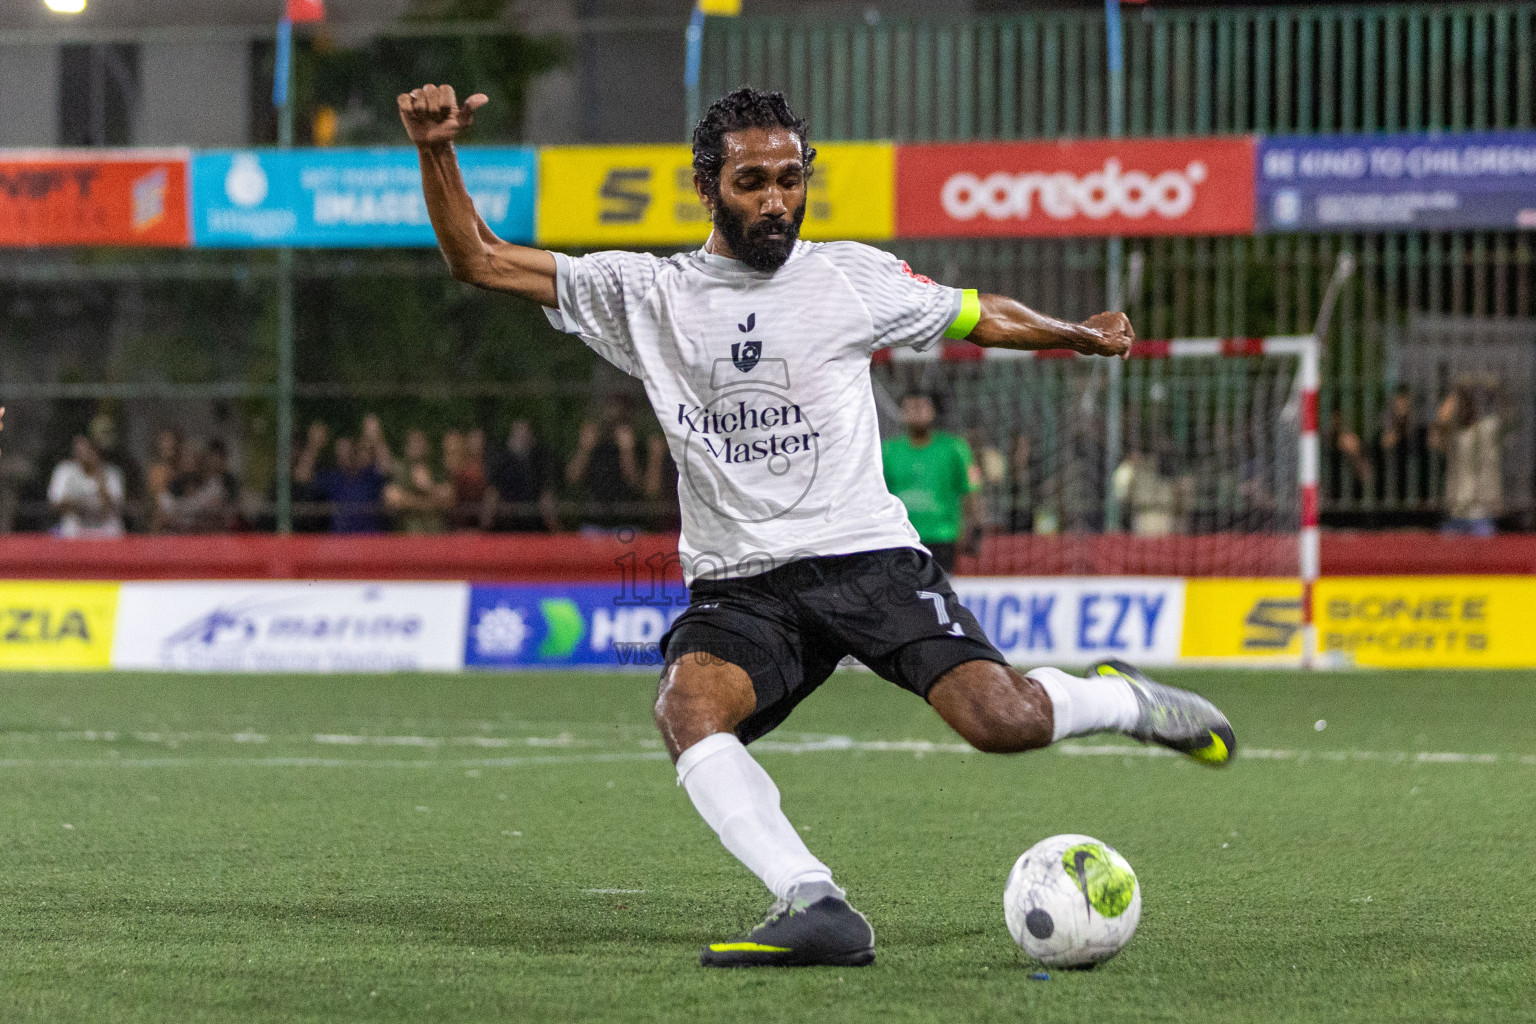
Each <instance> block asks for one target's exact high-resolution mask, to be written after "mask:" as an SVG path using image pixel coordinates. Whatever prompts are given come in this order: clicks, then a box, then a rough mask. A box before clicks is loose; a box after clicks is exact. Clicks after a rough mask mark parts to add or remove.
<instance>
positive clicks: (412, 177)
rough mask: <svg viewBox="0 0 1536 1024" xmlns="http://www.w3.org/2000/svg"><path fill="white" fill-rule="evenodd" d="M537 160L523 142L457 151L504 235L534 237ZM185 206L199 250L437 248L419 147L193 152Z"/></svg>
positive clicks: (485, 213) (484, 211) (476, 194)
mask: <svg viewBox="0 0 1536 1024" xmlns="http://www.w3.org/2000/svg"><path fill="white" fill-rule="evenodd" d="M537 165H538V158H537V154H536V151H535V150H533V149H530V148H523V147H507V148H499V147H485V148H476V147H472V146H466V147H464V148H463V149H460V150H459V166H460V167H461V168H463V171H464V184H465V187H467V188H468V189H469V194H470V196H471V198H473V199H474V201H475V208H476V209H477V210H479V211H480V216H481V217H483V218H484V219H485V222H486V224H487V225H488V226H489V227H490V229H491V230H492V231H494V232H496V234H498V235H500V236H501V237H502V238H505V239H507V240H508V241H511V242H531V241H533V210H534V191H535V185H536V176H537ZM192 207H193V235H194V238H195V240H196V242H197V244H198V245H201V246H220V247H261V246H359V247H368V248H373V247H380V246H430V245H435V244H436V239H435V237H434V235H433V234H432V223H431V221H430V220H429V219H428V218H427V204H426V200H425V199H424V198H423V196H422V192H421V169H420V165H419V164H418V162H417V158H416V150H414V149H409V148H404V147H399V148H390V149H302V150H301V149H295V150H235V151H224V152H213V153H200V154H198V156H197V158H196V159H194V160H193V162H192Z"/></svg>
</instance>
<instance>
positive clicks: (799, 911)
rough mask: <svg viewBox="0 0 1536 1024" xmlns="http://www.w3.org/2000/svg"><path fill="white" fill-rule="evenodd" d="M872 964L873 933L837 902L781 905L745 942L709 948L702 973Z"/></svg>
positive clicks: (701, 955)
mask: <svg viewBox="0 0 1536 1024" xmlns="http://www.w3.org/2000/svg"><path fill="white" fill-rule="evenodd" d="M874 962H875V931H874V929H873V928H871V927H870V926H869V922H868V921H867V920H865V918H864V915H863V914H861V913H859V912H858V911H857V910H854V909H853V907H851V906H849V905H848V901H847V900H845V899H841V898H839V897H837V896H822V897H821V898H819V899H817V900H816V901H815V902H806V901H805V900H803V899H798V898H796V897H795V896H791V897H790V898H789V899H787V900H779V901H778V902H777V903H775V904H774V905H773V909H772V910H770V911H768V916H767V917H765V918H763V923H762V924H760V925H758V926H757V927H756V928H753V929H752V931H751V932H749V933H748V934H747V936H746V938H744V939H737V940H735V941H732V942H712V943H710V944H709V945H708V946H705V947H704V949H703V951H702V952H700V953H699V963H701V964H703V965H704V966H705V967H816V966H827V967H863V966H864V965H866V964H872V963H874Z"/></svg>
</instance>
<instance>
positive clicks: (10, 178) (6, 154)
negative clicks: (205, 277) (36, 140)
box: [0, 150, 190, 248]
mask: <svg viewBox="0 0 1536 1024" xmlns="http://www.w3.org/2000/svg"><path fill="white" fill-rule="evenodd" d="M188 159H189V155H188V154H187V153H186V152H185V151H182V150H171V151H165V152H159V151H154V150H124V151H122V152H112V151H110V150H109V151H101V150H96V151H92V152H90V153H89V154H82V153H74V152H64V151H53V150H41V151H22V150H12V151H4V150H0V246H5V247H9V248H22V247H31V246H41V245H133V246H140V245H144V246H183V245H187V244H188V243H189V241H190V238H189V232H188V230H187V162H188Z"/></svg>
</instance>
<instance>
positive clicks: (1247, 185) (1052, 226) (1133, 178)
mask: <svg viewBox="0 0 1536 1024" xmlns="http://www.w3.org/2000/svg"><path fill="white" fill-rule="evenodd" d="M1256 149H1257V144H1256V140H1255V139H1253V138H1252V137H1238V138H1232V137H1226V138H1203V139H1098V140H1093V141H1086V142H1017V143H978V144H962V145H938V146H898V147H897V148H896V234H897V236H898V237H901V238H976V237H984V236H991V235H1013V236H1019V235H1036V236H1073V235H1076V236H1084V235H1127V236H1138V235H1251V234H1253V230H1254V159H1255V152H1256Z"/></svg>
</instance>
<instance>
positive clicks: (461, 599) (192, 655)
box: [112, 582, 469, 672]
mask: <svg viewBox="0 0 1536 1024" xmlns="http://www.w3.org/2000/svg"><path fill="white" fill-rule="evenodd" d="M468 597H469V585H468V584H466V583H339V582H338V583H300V582H291V583H279V582H244V583H241V582H211V583H192V582H188V583H182V582H164V583H161V582H155V583H124V584H123V585H122V594H121V598H120V601H119V604H118V618H117V636H116V639H115V641H114V642H113V644H112V667H113V668H120V669H171V670H186V671H201V672H405V671H453V670H457V669H461V668H463V667H464V614H465V610H466V607H467V605H468Z"/></svg>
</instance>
